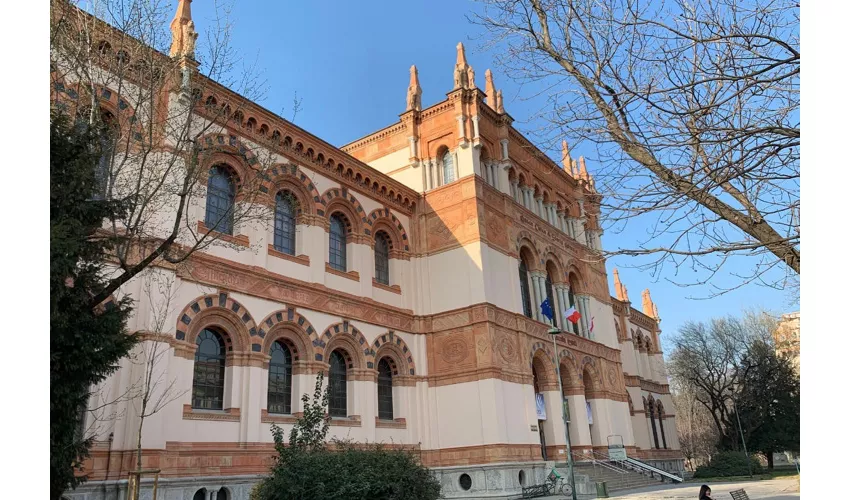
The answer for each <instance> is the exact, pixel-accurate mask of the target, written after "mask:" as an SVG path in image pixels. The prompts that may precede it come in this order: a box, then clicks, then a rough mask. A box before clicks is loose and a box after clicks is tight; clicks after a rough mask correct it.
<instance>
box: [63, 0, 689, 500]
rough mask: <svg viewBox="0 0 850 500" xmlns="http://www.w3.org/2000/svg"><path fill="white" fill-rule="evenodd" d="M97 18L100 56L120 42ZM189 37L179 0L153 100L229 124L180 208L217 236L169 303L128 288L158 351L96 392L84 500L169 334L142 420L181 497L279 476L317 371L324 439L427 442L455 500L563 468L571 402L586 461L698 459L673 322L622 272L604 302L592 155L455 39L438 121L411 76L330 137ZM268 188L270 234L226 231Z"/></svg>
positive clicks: (110, 486) (131, 423) (129, 448)
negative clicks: (386, 105) (544, 143)
mask: <svg viewBox="0 0 850 500" xmlns="http://www.w3.org/2000/svg"><path fill="white" fill-rule="evenodd" d="M80 15H81V16H86V14H80ZM92 22H93V23H94V25H95V26H97V30H96V31H95V32H96V33H100V34H101V36H102V38H101V39H98V38H96V37H92V40H91V43H92V44H93V45H94V46H96V47H97V48H98V50H101V51H107V52H108V51H110V50H113V51H114V50H115V49H113V47H118V45H119V44H120V43H128V42H126V41H125V42H118V41H116V40H118V39H119V38H121V37H120V35H121V34H120V32H118V31H117V30H116V29H114V28H112V27H110V26H108V25H107V24H106V23H103V22H100V21H97V20H96V19H94V20H93V21H92ZM192 30H193V24H192V23H191V1H190V0H180V2H179V5H178V10H177V13H176V16H175V18H174V21H173V22H172V25H171V31H172V35H173V40H172V46H171V53H170V54H164V53H160V52H155V51H153V49H148V50H149V51H150V52H151V53H153V57H158V58H163V60H166V59H167V60H169V61H171V62H173V63H174V64H176V65H178V66H179V67H180V68H181V72H180V73H179V74H177V76H175V77H174V78H165V79H164V82H165V83H163V87H162V88H161V89H159V91H160V92H162V93H164V94H165V95H167V96H168V99H167V100H165V102H166V103H167V107H166V109H164V112H165V114H166V115H169V112H170V111H171V107H174V108H175V109H176V108H179V107H180V106H186V105H187V104H186V103H187V102H188V103H189V104H188V106H190V108H191V109H190V111H191V112H192V113H193V114H194V116H195V125H194V126H195V127H196V128H198V127H201V126H204V127H208V126H209V125H211V124H213V125H217V126H216V127H209V128H208V130H210V132H208V133H204V134H201V135H200V136H199V137H198V138H197V140H196V141H195V144H196V145H197V147H199V148H201V149H205V150H206V151H207V152H208V153H209V154H204V155H202V156H201V158H203V159H204V160H205V161H206V162H207V163H206V164H205V165H203V168H204V172H205V173H204V176H203V181H204V184H203V186H201V191H202V193H203V196H202V197H200V198H199V199H198V202H197V203H195V204H193V205H191V207H190V210H189V212H188V213H187V214H186V217H187V220H190V221H191V224H192V226H193V228H194V229H196V230H197V232H198V233H204V234H205V233H210V232H214V233H215V234H216V236H217V238H218V242H217V243H215V244H213V245H211V246H209V247H206V248H204V249H203V250H200V251H198V252H196V253H194V254H193V255H192V256H191V257H190V258H189V260H188V261H187V262H185V263H184V264H183V265H179V266H171V265H166V264H159V263H158V264H157V265H156V266H155V267H156V271H157V273H158V274H159V275H161V276H163V275H164V276H166V277H167V283H168V287H167V290H162V287H160V288H158V289H156V290H153V291H152V290H151V289H150V287H146V285H145V280H144V279H141V278H138V279H134V280H133V281H131V282H129V283H128V284H127V285H126V286H125V287H124V288H123V289H122V290H121V294H129V295H130V296H131V297H132V298H133V299H134V301H135V310H134V314H133V316H132V318H131V319H130V322H129V325H128V329H129V330H130V331H132V332H138V333H139V334H140V335H141V336H142V338H143V339H144V340H143V342H142V343H141V344H140V345H139V346H138V347H137V348H136V350H135V351H134V355H133V356H131V358H128V359H125V360H123V361H122V363H121V368H120V369H119V370H118V371H117V372H116V373H115V374H113V375H112V376H110V377H109V378H108V380H107V381H105V382H104V383H103V384H101V385H100V386H99V387H98V388H96V389H95V390H94V391H93V396H92V403H91V406H92V408H94V407H97V412H95V411H94V410H92V409H90V411H89V412H87V422H86V426H85V428H86V432H88V433H90V434H89V435H93V436H94V438H95V446H94V449H93V451H92V456H91V458H90V459H88V460H87V461H86V463H85V467H84V471H83V472H82V473H83V474H85V475H86V476H87V477H88V481H87V483H85V484H84V485H83V486H82V487H80V488H78V489H77V490H75V491H69V492H68V493H67V495H66V496H67V497H68V498H69V499H77V498H80V499H82V498H86V499H89V498H117V496H115V495H117V492H118V491H119V490H120V489H121V488H122V487H126V486H122V484H126V480H127V477H128V473H129V472H130V471H131V470H133V469H134V468H135V467H136V442H137V438H138V428H139V418H140V417H139V411H138V405H137V404H136V402H134V401H133V400H132V399H128V398H110V397H109V396H104V394H109V395H113V396H114V395H119V394H128V393H131V392H132V387H134V384H136V383H137V381H138V380H140V379H141V378H142V377H143V373H144V370H145V359H143V358H144V356H145V355H146V353H150V352H153V351H152V349H150V346H151V345H153V344H156V345H157V346H160V347H159V352H163V353H164V356H163V359H162V360H161V362H159V363H158V364H157V365H156V368H155V370H156V376H157V378H158V380H166V381H168V383H167V384H162V385H163V387H168V389H169V390H170V391H173V392H172V393H171V394H174V395H175V396H174V398H173V400H172V401H170V402H169V403H168V404H166V405H164V407H163V408H162V409H161V410H160V411H157V412H156V413H154V414H152V415H148V416H146V417H145V420H144V431H143V433H142V437H141V441H142V449H143V453H142V462H143V467H144V468H151V469H158V470H160V477H159V483H158V484H159V486H158V487H159V488H160V495H164V494H163V493H162V492H163V491H165V492H175V493H168V495H169V496H167V498H187V499H188V498H197V499H209V500H212V499H232V500H246V499H247V498H248V492H249V491H250V488H251V487H252V485H253V484H254V483H256V481H257V480H258V478H259V476H260V475H262V474H264V473H266V472H267V471H268V468H269V466H270V465H271V464H272V462H273V456H274V448H273V442H272V435H271V426H272V424H277V425H279V426H281V427H282V428H283V429H284V432H285V433H288V431H289V429H290V428H291V425H292V423H293V422H294V421H295V419H296V418H297V417H298V415H299V412H300V411H301V410H302V402H301V399H300V397H301V395H302V394H304V393H312V390H313V386H314V381H315V377H316V376H317V374H318V373H320V372H321V373H324V374H325V377H326V380H327V384H328V386H329V388H330V404H329V408H328V413H329V415H330V418H331V421H330V425H331V427H330V435H331V436H332V437H340V438H349V439H353V440H355V441H359V442H383V443H390V444H391V445H393V446H404V447H406V448H409V449H412V450H415V451H416V452H417V454H418V455H419V456H420V457H421V460H422V462H423V463H424V464H425V465H427V466H428V467H431V468H434V470H435V471H437V473H438V474H439V476H440V479H441V481H442V483H443V493H444V495H445V496H446V497H449V498H453V497H464V496H476V495H482V494H486V495H488V496H497V495H500V494H504V495H509V494H514V495H515V494H516V492H517V491H518V490H519V488H520V487H521V485H522V484H523V483H524V482H526V481H527V479H526V478H531V477H538V476H539V474H540V472H541V471H544V470H545V469H546V463H547V462H548V463H550V465H551V462H552V461H564V459H565V448H566V446H565V445H566V442H565V432H564V423H563V421H562V419H561V405H562V403H565V404H566V407H567V409H568V413H569V416H570V422H569V434H570V436H571V446H572V451H573V456H574V459H575V460H576V461H582V460H589V459H592V458H593V457H594V456H595V457H597V458H598V457H600V456H604V454H605V453H607V450H608V446H609V444H611V443H612V442H622V443H623V444H624V445H625V448H626V451H627V454H628V455H629V456H630V457H634V458H637V459H639V460H642V461H644V462H647V463H649V464H652V465H654V466H656V467H660V468H663V469H667V470H673V471H680V470H681V469H682V467H683V464H682V454H681V451H680V449H679V443H678V439H677V435H676V423H675V415H674V412H673V404H672V400H671V397H670V392H669V386H668V381H667V375H666V371H665V367H664V360H663V357H662V350H661V342H660V334H661V330H660V327H659V324H660V317H659V313H658V308H657V307H656V306H655V304H653V302H652V299H651V297H650V293H649V290H648V289H647V290H644V291H643V293H642V297H641V304H640V308H639V309H638V308H635V307H633V306H632V303H631V301H630V299H629V295H628V290H627V289H626V286H625V285H624V284H623V283H621V282H620V279H619V277H618V274H617V271H616V269H615V270H613V273H612V274H613V280H612V281H613V282H612V285H613V289H614V296H611V293H610V291H609V286H610V285H609V279H608V272H607V270H606V267H605V261H604V259H603V258H602V256H601V249H602V239H601V237H602V230H601V228H600V221H599V205H600V195H599V194H598V193H597V191H596V189H595V183H594V180H593V177H592V175H591V174H590V172H589V170H588V165H586V164H585V161H584V158H578V159H577V160H574V159H573V158H572V157H571V155H570V152H569V150H568V147H567V144H566V142H565V143H564V144H563V151H562V157H561V161H560V163H558V162H555V161H553V160H551V159H550V158H549V157H548V156H547V155H546V154H545V153H544V152H542V151H541V150H539V149H538V148H537V147H536V146H535V145H534V144H532V143H531V142H530V141H529V140H528V139H527V138H525V137H524V136H523V135H522V134H521V133H520V132H519V131H517V130H516V129H515V128H514V127H513V126H512V122H513V119H512V118H511V116H510V115H509V114H508V113H507V112H506V110H505V108H504V104H503V102H502V95H501V92H500V91H498V90H497V89H496V85H495V82H494V78H493V75H492V73H491V72H490V71H489V70H487V71H486V73H485V79H484V84H485V85H484V90H483V91H482V90H481V89H479V88H478V87H477V86H476V77H475V73H474V70H473V68H472V67H471V66H470V65H469V64H468V63H467V60H466V57H465V54H464V48H463V45H462V44H458V46H457V47H456V62H455V64H454V67H451V62H450V61H449V62H448V64H447V67H446V77H447V78H446V79H447V81H449V79H448V77H449V74H450V73H451V74H452V76H453V80H454V86H453V88H447V89H446V90H447V91H448V92H447V93H446V94H445V95H446V97H445V99H444V100H442V101H441V102H438V103H434V104H432V105H430V106H428V107H423V105H422V102H421V94H422V90H421V88H420V85H419V80H418V74H417V70H416V68H415V67H411V69H410V84H409V87H408V89H407V100H406V108H405V109H404V110H403V112H402V113H401V114H400V115H399V119H398V120H397V121H396V122H395V123H392V124H390V125H389V126H387V127H386V128H383V129H381V130H378V131H376V132H374V133H371V134H369V135H367V136H365V137H362V138H360V139H357V140H355V141H353V142H350V143H348V144H346V145H344V146H341V147H336V146H333V145H331V144H328V143H327V142H325V141H323V140H322V139H320V138H318V137H316V136H314V135H312V134H311V133H309V132H307V131H305V130H303V129H301V128H299V127H298V126H296V125H294V124H292V123H291V122H289V121H287V120H285V119H283V118H281V117H280V116H278V115H276V114H274V113H272V112H270V111H268V110H266V109H265V108H263V107H261V106H260V105H257V104H255V103H252V102H248V101H246V100H245V99H243V98H242V97H241V96H239V95H238V94H236V93H235V92H233V91H231V90H228V89H227V88H226V87H224V86H222V85H220V84H218V83H216V82H214V81H211V80H210V79H209V78H206V77H205V76H203V75H202V74H201V73H200V72H198V65H197V63H196V62H195V61H194V58H193V57H192V56H193V53H192V50H189V45H190V44H191V45H192V47H193V45H194V44H193V42H191V41H190V39H193V38H192V37H193V31H192ZM194 36H196V35H194ZM133 53H137V51H136V52H133ZM109 54H110V56H111V53H109ZM121 57H126V53H125V56H121ZM411 57H415V54H411ZM131 63H132V61H128V62H127V64H131ZM62 65H63V61H62V57H61V54H53V55H52V65H51V67H52V73H51V78H52V81H51V102H52V104H53V105H54V106H56V107H59V108H62V109H66V110H68V109H74V108H75V107H78V108H82V107H84V106H85V105H87V104H90V101H91V99H87V98H86V95H87V94H86V88H84V87H86V86H85V85H81V82H80V81H77V80H75V79H74V76H72V75H73V74H74V73H73V72H70V71H65V72H62V71H59V69H58V68H60V67H62ZM54 66H55V67H54ZM104 81H105V82H108V81H109V80H108V79H105V80H104ZM187 82H188V85H187ZM131 84H132V82H130V83H128V84H127V85H131ZM91 87H92V86H89V88H91ZM95 92H96V95H95V100H96V101H97V106H98V107H99V108H100V110H101V112H102V113H104V116H109V117H111V119H112V120H114V122H115V123H117V124H118V125H117V126H119V127H128V128H129V129H132V127H133V125H132V124H133V119H132V118H130V119H128V118H127V117H128V116H129V117H132V116H133V113H137V112H140V111H139V110H141V109H142V108H143V107H144V104H143V103H136V102H132V100H131V99H130V98H129V97H127V96H128V95H130V94H129V93H127V92H123V93H122V90H121V89H118V88H110V87H109V86H108V84H104V85H103V86H98V87H97V88H96V90H95ZM401 94H402V89H400V92H399V101H400V103H401ZM232 110H233V111H232ZM176 114H177V113H175V115H176ZM169 116H170V115H169ZM121 133H127V132H126V131H124V132H121ZM130 133H132V132H130ZM161 141H162V144H161V148H162V150H163V151H165V150H168V149H169V148H172V147H173V146H174V145H173V144H171V143H170V142H169V141H170V139H169V137H168V134H163V136H162V138H161ZM259 164H267V165H268V168H266V169H264V170H263V171H262V172H263V173H262V174H258V173H257V172H258V168H257V165H259ZM257 176H261V177H262V178H257ZM254 188H256V189H257V190H258V193H259V197H260V199H261V200H262V203H264V204H265V206H266V207H267V209H268V214H269V219H268V221H267V224H253V223H251V224H249V223H245V224H241V223H239V222H238V221H236V222H233V223H228V220H230V219H229V217H230V215H229V214H232V213H234V212H235V211H237V207H238V205H239V204H240V203H243V202H244V199H245V196H243V194H244V193H243V190H247V189H254ZM544 301H548V304H549V305H550V306H551V308H552V310H553V313H554V314H553V316H554V319H553V320H548V319H547V318H546V317H545V316H543V314H542V313H541V304H542V303H543V302H544ZM163 303H167V304H169V305H170V306H169V309H168V310H167V311H166V312H165V313H164V314H165V320H164V321H161V317H162V314H163V313H162V311H163V307H162V304H163ZM571 308H574V309H575V310H577V311H578V312H579V314H580V320H579V321H578V322H577V323H572V322H569V321H566V320H565V312H566V311H568V310H570V309H571ZM553 327H554V328H559V329H560V330H562V331H563V333H561V334H559V335H556V336H555V338H556V342H557V349H553V342H552V337H553V336H552V335H550V334H549V333H548V332H549V331H550V329H552V328H553ZM558 373H560V381H559V380H558V375H557V374H558ZM559 382H560V383H559ZM561 387H562V388H563V390H561ZM538 395H542V405H541V407H540V408H538V405H537V404H536V403H537V401H538V399H540V396H538ZM98 398H100V399H99V401H109V403H108V405H106V407H103V405H101V404H98ZM103 415H111V416H112V417H111V418H104V417H103ZM122 481H123V483H122ZM193 495H194V496H193ZM163 498H166V496H163Z"/></svg>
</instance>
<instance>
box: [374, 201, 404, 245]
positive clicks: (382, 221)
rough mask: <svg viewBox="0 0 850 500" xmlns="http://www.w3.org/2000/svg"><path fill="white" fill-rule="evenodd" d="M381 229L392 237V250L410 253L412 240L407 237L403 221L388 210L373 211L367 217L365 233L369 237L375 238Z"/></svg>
mask: <svg viewBox="0 0 850 500" xmlns="http://www.w3.org/2000/svg"><path fill="white" fill-rule="evenodd" d="M381 229H383V230H384V231H386V233H387V235H388V236H389V237H390V243H391V244H392V246H391V249H392V250H402V251H404V252H409V251H410V239H409V238H408V237H407V231H405V229H404V226H403V225H402V223H401V221H400V220H398V219H397V218H396V216H395V215H393V213H392V212H391V211H390V209H388V208H378V209H375V210H372V211H371V212H370V213H369V216H368V217H366V229H365V233H366V235H367V236H373V235H374V234H375V233H376V232H378V231H379V230H381Z"/></svg>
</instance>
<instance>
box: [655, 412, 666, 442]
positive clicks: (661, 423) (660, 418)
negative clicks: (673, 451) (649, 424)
mask: <svg viewBox="0 0 850 500" xmlns="http://www.w3.org/2000/svg"><path fill="white" fill-rule="evenodd" d="M656 405H657V406H656V410H657V415H658V426H659V427H661V444H662V445H663V446H664V449H665V450H666V449H667V436H665V435H664V405H662V404H661V401H656Z"/></svg>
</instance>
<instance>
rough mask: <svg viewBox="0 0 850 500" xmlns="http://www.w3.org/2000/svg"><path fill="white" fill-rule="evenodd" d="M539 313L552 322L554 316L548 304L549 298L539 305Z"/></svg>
mask: <svg viewBox="0 0 850 500" xmlns="http://www.w3.org/2000/svg"><path fill="white" fill-rule="evenodd" d="M540 312H541V313H542V314H543V316H546V318H547V319H548V320H549V321H552V317H553V316H554V314H553V313H552V305H551V304H549V297H546V300H544V301H543V303H542V304H540Z"/></svg>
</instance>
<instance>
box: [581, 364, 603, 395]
mask: <svg viewBox="0 0 850 500" xmlns="http://www.w3.org/2000/svg"><path fill="white" fill-rule="evenodd" d="M581 381H582V384H583V385H584V394H585V397H586V398H588V399H595V397H596V393H597V392H599V391H601V390H602V377H601V376H600V375H599V370H598V369H597V367H596V360H595V359H593V358H591V357H590V356H585V357H584V358H582V360H581Z"/></svg>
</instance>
